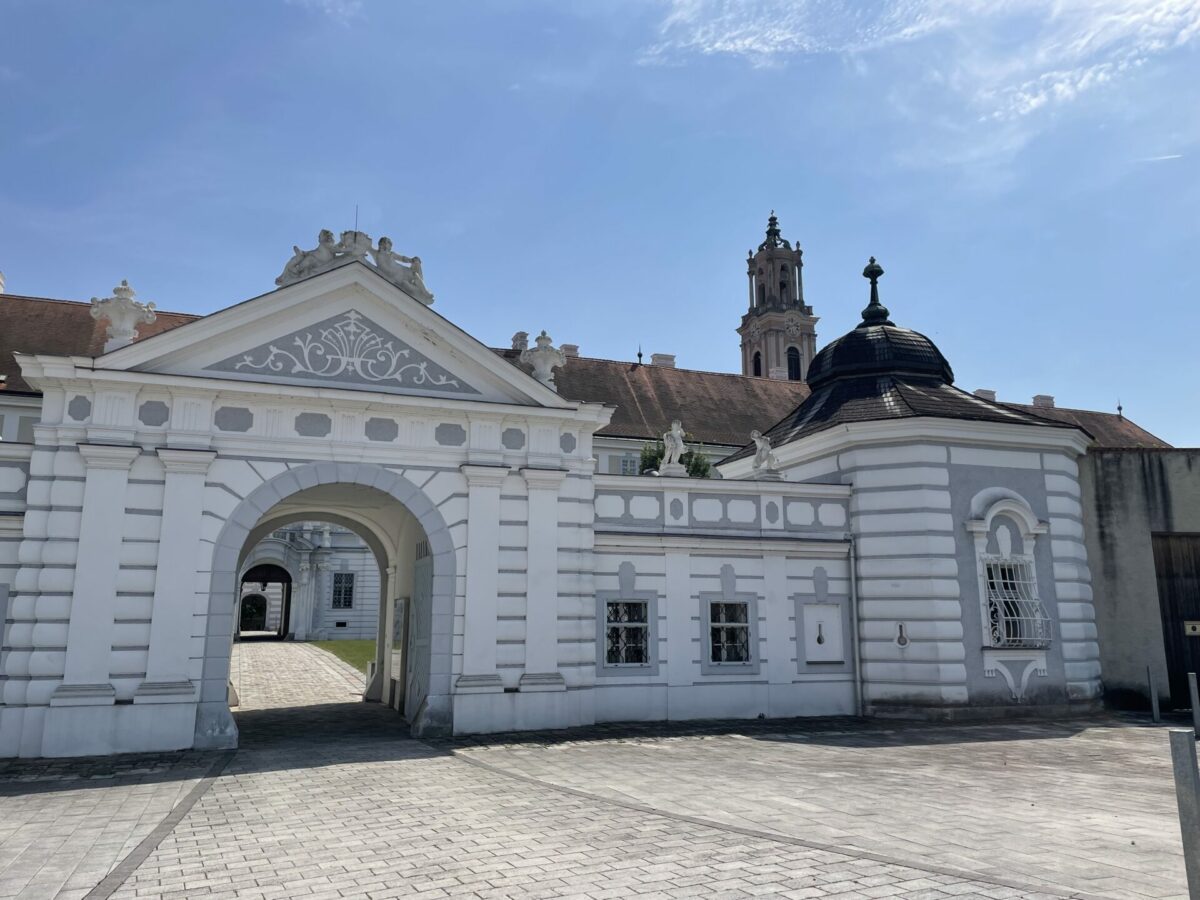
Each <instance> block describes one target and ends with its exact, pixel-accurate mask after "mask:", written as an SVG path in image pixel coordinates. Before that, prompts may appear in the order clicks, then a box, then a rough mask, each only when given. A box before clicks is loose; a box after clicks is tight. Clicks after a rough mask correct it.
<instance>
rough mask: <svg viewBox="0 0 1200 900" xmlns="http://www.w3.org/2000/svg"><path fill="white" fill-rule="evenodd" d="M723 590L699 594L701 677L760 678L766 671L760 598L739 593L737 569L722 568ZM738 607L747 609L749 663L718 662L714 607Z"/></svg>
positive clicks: (750, 593)
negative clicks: (760, 633) (714, 643)
mask: <svg viewBox="0 0 1200 900" xmlns="http://www.w3.org/2000/svg"><path fill="white" fill-rule="evenodd" d="M720 577H721V590H719V591H701V592H700V594H699V600H700V609H699V616H698V619H699V625H700V673H701V674H702V675H757V674H759V672H760V671H761V667H762V663H763V660H762V655H761V649H762V645H761V644H760V643H759V636H758V601H759V595H758V594H756V593H754V592H753V591H739V590H737V576H736V573H735V572H734V570H733V566H731V565H729V564H728V563H726V564H725V565H723V566H721V576H720ZM714 603H737V604H744V605H745V607H746V626H747V627H746V631H747V649H748V650H749V653H750V658H749V659H748V660H746V661H745V662H717V661H714V660H713V658H712V627H713V621H712V605H713V604H714Z"/></svg>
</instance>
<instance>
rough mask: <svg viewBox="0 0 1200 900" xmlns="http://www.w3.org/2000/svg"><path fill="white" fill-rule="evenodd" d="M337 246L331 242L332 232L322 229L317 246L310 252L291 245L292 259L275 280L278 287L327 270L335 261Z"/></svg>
mask: <svg viewBox="0 0 1200 900" xmlns="http://www.w3.org/2000/svg"><path fill="white" fill-rule="evenodd" d="M337 255H338V244H337V243H335V242H334V240H333V232H332V231H330V230H329V229H328V228H322V229H321V233H320V234H319V235H317V246H316V247H315V248H314V249H312V250H301V249H300V248H299V247H297V246H295V245H294V244H293V245H292V258H291V259H289V260H288V261H287V265H286V266H284V267H283V273H282V274H281V275H280V276H279V277H278V278H276V279H275V283H276V284H278V285H285V284H292V283H293V282H296V281H299V280H300V279H301V278H307V277H308V276H309V275H316V274H317V273H318V272H322V271H324V270H325V269H327V268H329V267H330V265H331V263H333V261H334V260H336V259H337Z"/></svg>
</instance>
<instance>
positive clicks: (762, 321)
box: [737, 210, 817, 381]
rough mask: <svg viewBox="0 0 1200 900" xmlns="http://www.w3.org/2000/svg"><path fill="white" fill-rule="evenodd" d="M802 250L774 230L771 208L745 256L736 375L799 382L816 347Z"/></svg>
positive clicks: (806, 370)
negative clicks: (746, 296)
mask: <svg viewBox="0 0 1200 900" xmlns="http://www.w3.org/2000/svg"><path fill="white" fill-rule="evenodd" d="M803 255H804V253H803V251H802V250H801V249H800V245H799V244H798V243H797V244H796V246H795V247H793V246H792V244H791V243H790V242H788V241H787V240H785V239H784V238H783V237H782V236H781V235H780V232H779V220H778V219H777V218H776V217H775V211H774V210H771V218H770V219H768V220H767V238H766V240H764V241H763V242H762V243H761V244H759V245H758V252H757V253H755V252H753V251H749V252H748V253H747V254H746V256H747V259H746V275H747V277H748V278H749V281H750V308H749V310H747V312H746V314H745V315H744V316H742V324H741V326H740V327H739V328H738V330H737V333H738V335H739V336H740V337H741V339H742V374H743V375H758V376H761V377H765V378H777V379H780V380H784V381H803V380H804V378H805V376H806V375H807V374H808V364H809V363H810V362H812V358H813V356H815V355H816V352H817V332H816V324H817V316H814V315H813V311H812V307H811V306H808V305H807V304H806V303H805V302H804V282H803V280H802V278H801V272H802V270H803V268H804V262H803V260H802V257H803Z"/></svg>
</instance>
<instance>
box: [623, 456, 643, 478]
mask: <svg viewBox="0 0 1200 900" xmlns="http://www.w3.org/2000/svg"><path fill="white" fill-rule="evenodd" d="M641 462H642V459H641V457H639V456H622V457H621V474H622V475H640V474H641V473H640V472H639V471H638V468H639V467H640V465H641Z"/></svg>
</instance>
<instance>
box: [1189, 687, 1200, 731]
mask: <svg viewBox="0 0 1200 900" xmlns="http://www.w3.org/2000/svg"><path fill="white" fill-rule="evenodd" d="M1188 695H1189V696H1190V697H1191V700H1192V731H1194V732H1195V734H1196V737H1197V738H1200V691H1197V690H1196V673H1195V672H1188Z"/></svg>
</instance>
